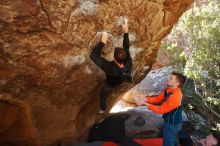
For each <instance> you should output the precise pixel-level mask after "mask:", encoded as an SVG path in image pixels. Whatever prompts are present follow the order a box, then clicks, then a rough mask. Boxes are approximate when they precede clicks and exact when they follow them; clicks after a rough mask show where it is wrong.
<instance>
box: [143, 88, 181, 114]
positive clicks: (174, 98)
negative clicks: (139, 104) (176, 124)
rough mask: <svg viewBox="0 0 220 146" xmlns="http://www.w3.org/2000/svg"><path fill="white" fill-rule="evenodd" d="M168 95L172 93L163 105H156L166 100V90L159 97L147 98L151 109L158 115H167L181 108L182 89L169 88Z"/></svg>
mask: <svg viewBox="0 0 220 146" xmlns="http://www.w3.org/2000/svg"><path fill="white" fill-rule="evenodd" d="M167 93H168V94H169V93H172V94H171V95H170V96H169V98H168V99H167V100H166V101H164V102H163V103H162V104H161V105H154V104H158V103H160V102H162V101H163V100H164V90H163V91H162V92H161V93H160V95H158V96H154V97H147V103H149V107H148V108H149V109H150V110H151V111H153V112H155V113H158V114H165V113H168V112H170V111H172V110H173V109H175V108H177V107H179V106H181V101H182V96H183V94H182V92H181V90H180V88H175V89H171V88H167Z"/></svg>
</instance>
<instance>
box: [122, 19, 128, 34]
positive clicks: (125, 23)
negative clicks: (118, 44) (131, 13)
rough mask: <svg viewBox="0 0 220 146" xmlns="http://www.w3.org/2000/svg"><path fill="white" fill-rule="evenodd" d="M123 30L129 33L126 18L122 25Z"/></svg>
mask: <svg viewBox="0 0 220 146" xmlns="http://www.w3.org/2000/svg"><path fill="white" fill-rule="evenodd" d="M122 29H123V31H124V33H128V19H127V18H124V22H123V23H122Z"/></svg>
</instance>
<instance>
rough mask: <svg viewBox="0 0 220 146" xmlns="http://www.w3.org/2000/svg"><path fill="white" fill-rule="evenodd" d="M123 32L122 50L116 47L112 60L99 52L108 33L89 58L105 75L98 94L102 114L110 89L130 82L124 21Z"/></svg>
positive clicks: (125, 22) (128, 53) (130, 61)
mask: <svg viewBox="0 0 220 146" xmlns="http://www.w3.org/2000/svg"><path fill="white" fill-rule="evenodd" d="M122 29H123V31H124V39H123V48H119V47H116V48H115V51H114V60H113V61H108V60H106V59H105V58H103V57H101V52H102V49H103V47H104V46H105V44H106V43H107V40H108V33H106V32H103V33H102V38H101V41H100V42H99V43H98V44H97V45H96V46H95V47H94V48H93V50H92V52H91V54H90V58H91V60H92V61H93V62H94V63H95V64H96V65H97V66H98V67H100V68H101V69H102V70H103V71H104V72H105V75H106V80H105V82H104V84H103V86H102V87H101V90H100V92H99V96H100V97H99V98H100V111H99V113H104V112H105V110H106V97H107V94H108V93H109V92H110V91H112V89H114V88H116V87H118V86H119V85H120V84H121V83H123V82H124V81H129V82H131V81H132V77H131V69H132V59H131V57H130V52H129V38H128V21H127V20H126V19H125V20H124V23H123V24H122Z"/></svg>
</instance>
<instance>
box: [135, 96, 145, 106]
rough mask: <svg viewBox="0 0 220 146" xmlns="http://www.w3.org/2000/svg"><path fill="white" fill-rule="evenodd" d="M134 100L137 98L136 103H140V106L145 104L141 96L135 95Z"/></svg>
mask: <svg viewBox="0 0 220 146" xmlns="http://www.w3.org/2000/svg"><path fill="white" fill-rule="evenodd" d="M134 100H135V103H136V104H137V105H138V106H141V105H144V104H145V102H144V101H143V99H142V98H141V97H140V96H135V97H134Z"/></svg>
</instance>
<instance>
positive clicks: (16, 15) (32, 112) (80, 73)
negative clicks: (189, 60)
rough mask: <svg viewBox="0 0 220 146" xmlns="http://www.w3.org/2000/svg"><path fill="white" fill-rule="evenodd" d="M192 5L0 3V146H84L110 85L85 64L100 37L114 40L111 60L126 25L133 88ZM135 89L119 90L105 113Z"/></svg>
mask: <svg viewBox="0 0 220 146" xmlns="http://www.w3.org/2000/svg"><path fill="white" fill-rule="evenodd" d="M192 1H193V0H181V1H179V0H120V1H119V0H59V1H58V0H17V1H14V0H1V1H0V93H1V95H0V109H1V110H0V119H1V120H0V145H10V146H13V145H15V146H49V145H51V146H52V145H56V144H58V143H62V142H68V141H71V142H73V141H75V142H77V141H83V140H85V138H86V136H87V134H88V131H89V128H90V127H91V126H92V125H93V124H94V122H95V120H96V119H97V114H96V112H97V111H98V110H99V99H98V91H99V88H100V86H101V84H102V82H103V80H104V78H105V77H104V74H103V72H102V71H101V70H100V69H98V68H97V67H96V66H95V65H94V63H93V62H92V61H91V60H90V59H89V57H88V56H89V54H90V51H91V47H92V46H94V45H95V44H96V43H97V41H99V39H100V34H101V32H102V31H108V32H110V34H111V36H110V40H109V42H108V44H107V45H106V47H105V48H104V51H103V56H104V57H106V58H107V59H109V60H111V59H112V53H113V51H114V47H115V46H121V44H122V32H121V29H120V25H121V23H122V22H123V19H124V17H126V18H128V20H129V34H130V36H129V37H130V41H131V47H130V51H131V55H132V58H133V63H134V66H133V78H134V84H135V83H137V82H139V81H140V80H141V79H142V78H143V77H144V75H145V74H146V73H147V72H148V71H149V70H148V69H149V68H150V67H151V65H152V64H153V63H154V61H155V58H156V54H157V50H158V49H159V46H160V41H161V39H162V38H163V37H165V36H166V35H167V34H168V33H169V32H170V31H171V29H172V27H173V25H174V24H175V23H176V22H177V21H178V19H179V17H180V16H181V14H182V13H183V12H184V11H186V10H187V8H188V7H189V6H190V5H191V3H192ZM132 86H133V85H131V84H127V83H125V84H123V85H122V86H121V87H120V88H119V89H117V90H115V91H114V93H113V94H111V97H109V99H111V100H109V101H108V109H110V107H111V106H112V105H113V104H114V103H115V102H116V101H117V100H118V99H117V98H114V97H119V95H122V94H123V93H124V92H125V91H126V90H127V89H129V88H131V87H132Z"/></svg>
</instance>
